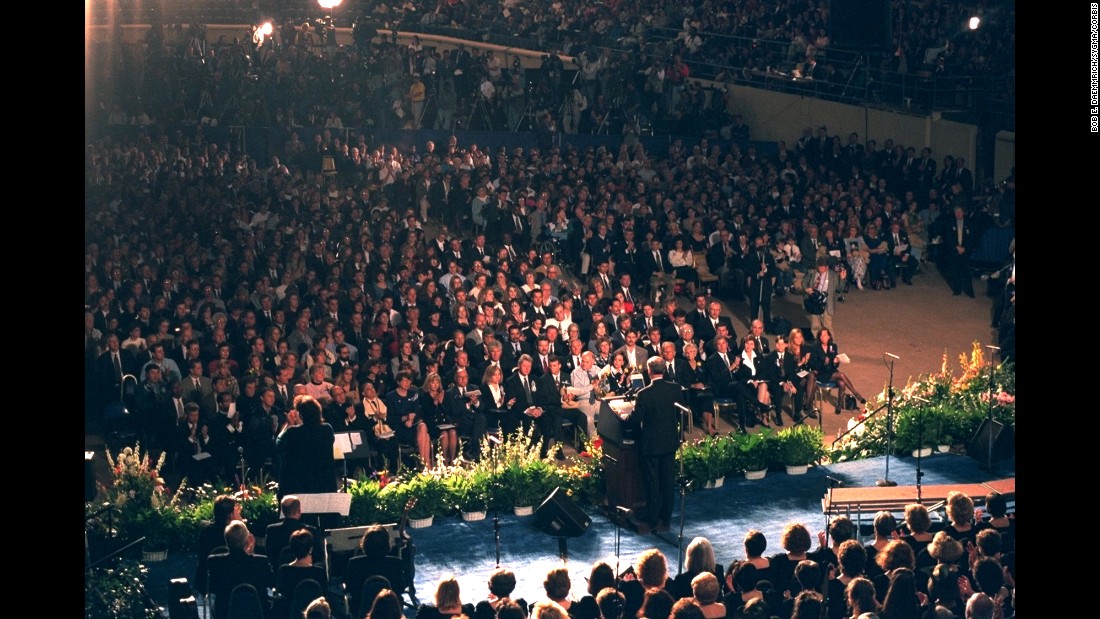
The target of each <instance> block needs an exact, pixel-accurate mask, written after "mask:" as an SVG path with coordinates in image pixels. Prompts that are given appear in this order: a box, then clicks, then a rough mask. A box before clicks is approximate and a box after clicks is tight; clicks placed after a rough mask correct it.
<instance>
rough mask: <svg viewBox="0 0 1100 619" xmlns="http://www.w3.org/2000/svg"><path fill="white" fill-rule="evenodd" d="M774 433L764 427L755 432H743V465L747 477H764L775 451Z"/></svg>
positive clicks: (741, 438) (741, 444)
mask: <svg viewBox="0 0 1100 619" xmlns="http://www.w3.org/2000/svg"><path fill="white" fill-rule="evenodd" d="M774 436H775V435H774V434H773V433H772V430H771V429H770V428H764V429H762V430H760V431H759V432H757V433H755V434H742V435H740V439H739V443H740V445H739V447H740V450H739V451H740V460H741V466H743V467H744V468H745V479H764V476H765V475H767V473H768V466H769V465H770V464H771V463H772V460H773V459H774V458H773V453H774V451H775V441H774Z"/></svg>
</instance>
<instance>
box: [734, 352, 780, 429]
mask: <svg viewBox="0 0 1100 619" xmlns="http://www.w3.org/2000/svg"><path fill="white" fill-rule="evenodd" d="M740 356H741V367H739V368H737V380H739V381H741V382H743V383H746V384H748V385H749V387H751V388H752V390H753V391H755V392H756V401H757V402H758V403H759V408H760V409H762V412H766V411H767V410H769V409H770V408H771V405H772V400H771V394H770V393H769V392H768V381H767V380H765V377H764V373H763V372H762V371H761V370H762V368H761V367H760V362H761V358H760V356H759V355H757V354H756V340H753V339H746V340H745V342H744V348H742V350H741V355H740ZM764 420H765V424H764V425H767V423H766V420H767V416H766V415H765V416H764Z"/></svg>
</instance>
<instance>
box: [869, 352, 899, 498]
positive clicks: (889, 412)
mask: <svg viewBox="0 0 1100 619" xmlns="http://www.w3.org/2000/svg"><path fill="white" fill-rule="evenodd" d="M885 354H886V356H889V357H891V359H890V384H889V386H888V387H887V388H886V473H885V475H884V476H883V478H882V479H880V480H878V481H876V482H875V485H876V486H878V487H880V488H886V487H889V486H896V485H898V482H896V481H891V480H890V452H891V451H893V449H894V359H897V357H896V356H895V355H891V354H890V353H885Z"/></svg>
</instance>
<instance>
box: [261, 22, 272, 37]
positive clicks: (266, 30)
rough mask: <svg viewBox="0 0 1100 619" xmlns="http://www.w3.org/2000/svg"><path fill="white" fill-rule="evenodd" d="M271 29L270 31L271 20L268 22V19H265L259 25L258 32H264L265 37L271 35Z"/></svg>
mask: <svg viewBox="0 0 1100 619" xmlns="http://www.w3.org/2000/svg"><path fill="white" fill-rule="evenodd" d="M271 31H272V28H271V22H269V21H265V22H264V25H262V26H260V32H262V33H264V36H265V37H269V36H271Z"/></svg>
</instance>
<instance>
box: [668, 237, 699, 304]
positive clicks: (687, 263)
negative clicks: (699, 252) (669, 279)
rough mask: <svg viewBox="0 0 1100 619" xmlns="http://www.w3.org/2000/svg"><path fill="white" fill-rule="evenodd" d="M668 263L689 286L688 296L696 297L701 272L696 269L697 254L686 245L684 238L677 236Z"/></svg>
mask: <svg viewBox="0 0 1100 619" xmlns="http://www.w3.org/2000/svg"><path fill="white" fill-rule="evenodd" d="M668 263H669V264H670V265H672V268H673V269H674V270H675V271H676V277H677V278H679V279H682V280H684V282H685V283H686V284H687V288H688V297H692V298H693V297H695V287H696V286H697V285H699V272H698V271H696V270H695V254H694V253H692V251H691V250H690V249H688V248H686V247H684V239H682V238H677V239H676V240H675V241H674V244H673V247H672V249H670V250H668Z"/></svg>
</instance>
